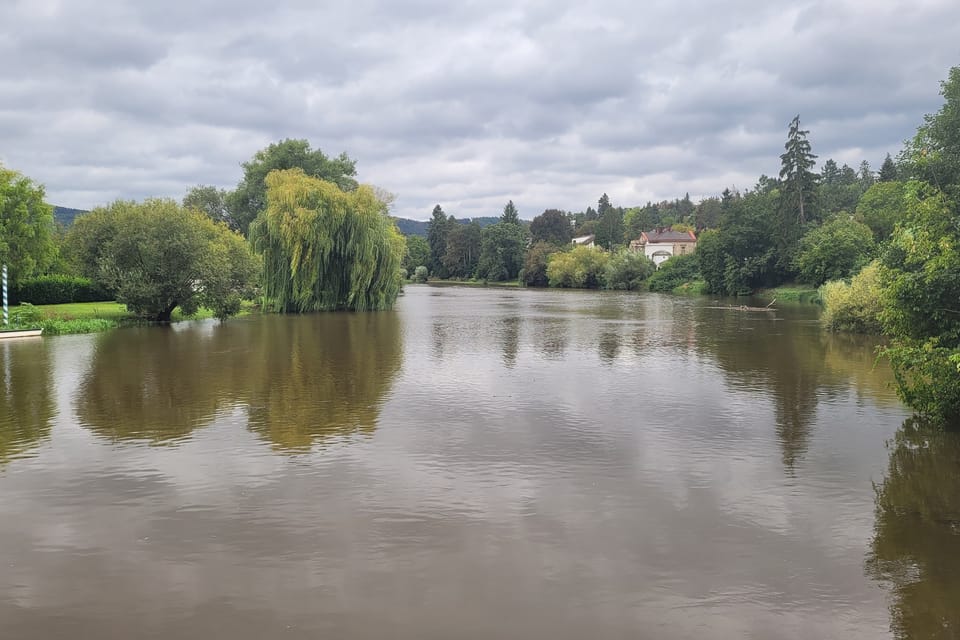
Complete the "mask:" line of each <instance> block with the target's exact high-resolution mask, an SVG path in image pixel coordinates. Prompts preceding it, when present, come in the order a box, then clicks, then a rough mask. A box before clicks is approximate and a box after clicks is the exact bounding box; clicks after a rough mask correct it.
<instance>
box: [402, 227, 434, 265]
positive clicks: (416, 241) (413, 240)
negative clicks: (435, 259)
mask: <svg viewBox="0 0 960 640" xmlns="http://www.w3.org/2000/svg"><path fill="white" fill-rule="evenodd" d="M406 244H407V252H406V254H404V258H403V268H404V269H406V270H407V273H413V272H414V271H415V270H416V268H417V267H420V266H424V267H425V266H427V265H428V264H430V244H429V243H428V242H427V239H426V238H423V237H421V236H407V237H406Z"/></svg>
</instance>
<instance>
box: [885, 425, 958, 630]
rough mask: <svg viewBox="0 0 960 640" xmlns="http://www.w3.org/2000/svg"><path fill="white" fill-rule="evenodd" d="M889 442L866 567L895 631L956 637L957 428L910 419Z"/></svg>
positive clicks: (891, 626)
mask: <svg viewBox="0 0 960 640" xmlns="http://www.w3.org/2000/svg"><path fill="white" fill-rule="evenodd" d="M889 448H890V463H889V467H888V469H887V474H886V477H885V478H884V480H883V482H881V483H880V484H879V485H878V486H876V488H875V489H876V500H875V501H876V522H875V525H874V538H873V544H872V548H871V552H870V555H869V557H868V559H867V571H868V573H869V574H870V575H871V576H872V577H873V578H875V579H876V580H879V581H881V582H883V583H885V584H887V585H889V586H890V588H891V599H890V628H891V630H892V631H893V633H894V635H895V636H896V637H898V638H911V639H921V638H923V639H926V638H931V639H932V638H936V639H941V638H942V639H945V640H946V639H948V638H960V433H956V432H944V431H942V430H937V429H934V428H931V427H930V426H928V425H926V424H923V423H922V422H919V421H917V420H915V419H909V420H907V421H906V422H904V424H903V426H902V427H901V428H900V430H899V431H898V432H897V434H896V436H895V437H894V439H893V441H892V442H891V443H890V444H889Z"/></svg>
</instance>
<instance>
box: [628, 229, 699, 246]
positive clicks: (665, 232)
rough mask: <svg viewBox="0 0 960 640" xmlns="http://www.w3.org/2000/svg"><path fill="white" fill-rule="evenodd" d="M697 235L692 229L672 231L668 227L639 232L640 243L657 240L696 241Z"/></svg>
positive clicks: (650, 242)
mask: <svg viewBox="0 0 960 640" xmlns="http://www.w3.org/2000/svg"><path fill="white" fill-rule="evenodd" d="M696 241H697V236H696V235H695V234H694V233H693V231H672V230H670V229H655V230H653V231H644V232H642V233H641V234H640V243H641V244H656V243H658V242H669V243H674V242H696Z"/></svg>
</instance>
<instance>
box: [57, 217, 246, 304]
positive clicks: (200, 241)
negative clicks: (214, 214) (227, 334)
mask: <svg viewBox="0 0 960 640" xmlns="http://www.w3.org/2000/svg"><path fill="white" fill-rule="evenodd" d="M94 239H100V243H99V244H96V243H92V240H94ZM67 243H68V244H69V245H72V246H73V247H74V250H75V251H77V252H78V254H77V260H78V262H79V263H80V264H81V265H84V268H85V269H89V270H90V271H91V272H92V273H90V274H88V275H92V277H93V279H94V281H95V282H97V283H98V284H101V285H102V286H104V287H106V288H107V290H109V291H111V292H115V293H116V298H117V300H118V301H120V302H123V303H124V304H126V305H127V308H128V309H129V310H130V311H131V312H133V313H134V314H136V315H138V316H140V317H143V318H147V319H150V320H158V321H162V322H169V321H170V319H171V314H172V313H173V310H174V309H175V308H176V307H177V306H179V307H181V309H182V310H183V311H184V312H185V313H187V314H192V313H193V312H195V311H196V309H197V308H198V307H199V306H200V305H203V306H206V307H209V308H211V309H213V310H214V311H215V313H216V315H217V316H218V317H226V316H228V315H232V314H233V313H235V311H237V310H239V300H240V297H241V296H242V295H244V294H249V293H250V285H251V283H252V281H253V278H254V277H255V273H256V260H255V258H254V256H253V255H252V254H251V253H250V250H249V247H248V246H247V244H246V242H245V241H244V240H243V238H241V237H240V236H239V235H237V234H235V233H234V232H232V231H230V230H229V229H227V227H226V226H224V225H222V224H217V223H214V222H213V221H212V220H210V219H209V218H207V217H206V216H205V215H204V214H202V213H199V212H197V211H191V210H188V209H184V208H183V207H182V206H180V205H179V204H177V203H176V202H174V201H172V200H160V199H152V200H146V201H144V202H143V203H135V202H129V201H123V200H118V201H116V202H114V203H113V204H111V205H109V206H107V207H102V208H98V209H94V210H93V211H91V212H90V213H89V214H87V215H85V216H82V217H81V218H78V219H77V221H76V223H75V224H74V226H73V227H72V228H71V230H70V232H69V233H68V239H67Z"/></svg>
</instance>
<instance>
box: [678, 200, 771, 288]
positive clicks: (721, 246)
mask: <svg viewBox="0 0 960 640" xmlns="http://www.w3.org/2000/svg"><path fill="white" fill-rule="evenodd" d="M779 200H780V193H779V192H778V191H777V190H776V189H774V190H772V191H764V192H761V191H748V192H747V193H745V194H740V193H737V192H733V191H730V190H729V189H725V190H724V192H723V195H722V197H721V201H720V203H721V210H722V211H721V215H720V229H719V233H718V234H717V236H711V235H707V234H703V235H702V236H701V237H700V238H699V239H698V241H697V251H696V253H697V254H701V255H703V254H707V255H706V258H705V259H704V260H703V261H702V262H701V263H700V269H701V275H702V277H703V279H704V280H705V281H706V282H707V288H708V290H709V291H710V292H711V293H717V294H726V295H747V294H750V293H752V292H753V291H754V290H756V289H758V288H760V287H765V286H773V285H776V284H778V283H779V282H780V281H781V280H782V273H781V272H780V270H779V269H778V267H777V262H778V256H779V253H778V247H777V240H778V239H777V229H776V227H775V225H776V220H775V218H774V216H773V215H771V212H773V211H776V209H777V206H778V202H779ZM704 235H705V236H706V238H704ZM705 243H706V244H705Z"/></svg>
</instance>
